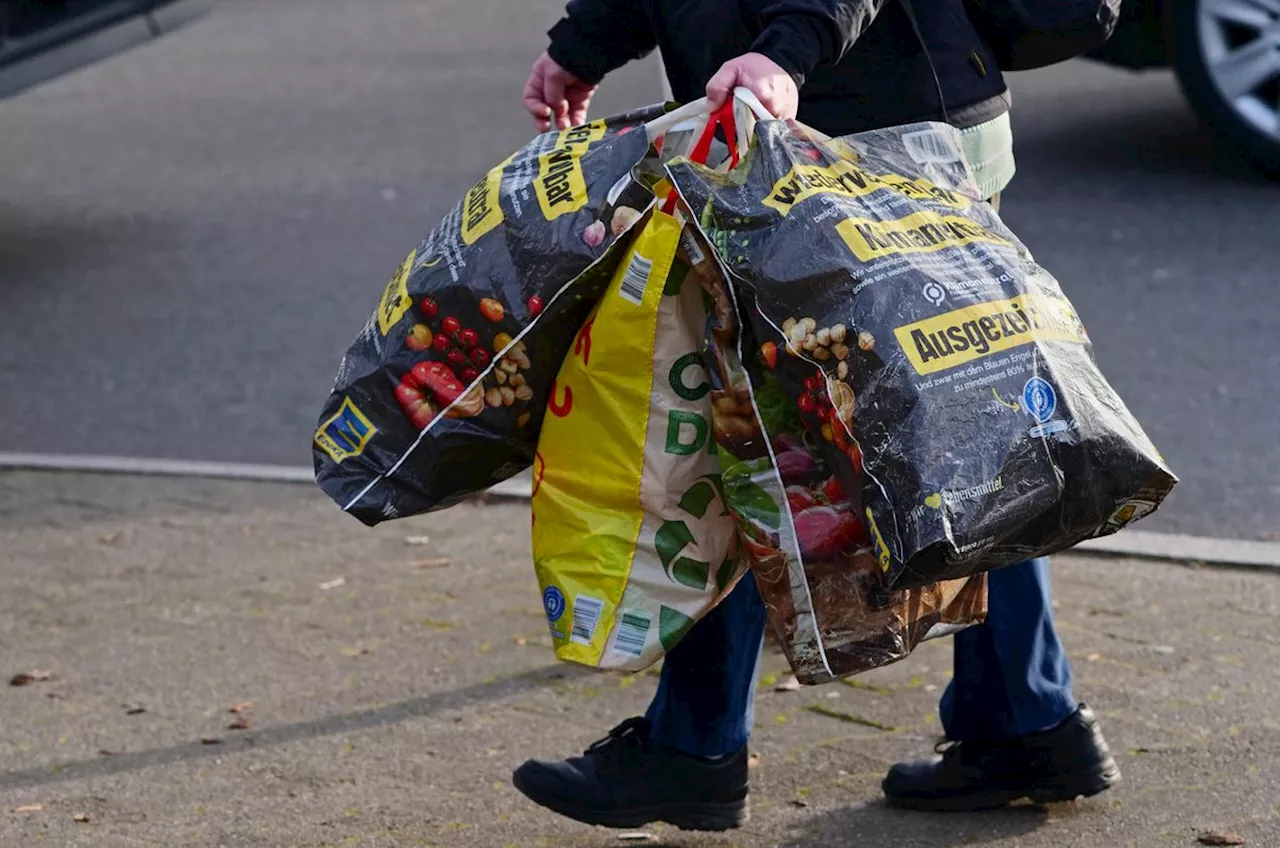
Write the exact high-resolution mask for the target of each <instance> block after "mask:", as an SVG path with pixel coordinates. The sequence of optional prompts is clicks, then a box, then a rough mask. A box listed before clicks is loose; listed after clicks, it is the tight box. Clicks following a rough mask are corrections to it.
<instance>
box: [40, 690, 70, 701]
mask: <svg viewBox="0 0 1280 848" xmlns="http://www.w3.org/2000/svg"><path fill="white" fill-rule="evenodd" d="M44 696H45V697H46V698H52V699H53V700H55V701H63V700H66V697H67V696H66V695H65V694H63V693H62V692H45V693H44Z"/></svg>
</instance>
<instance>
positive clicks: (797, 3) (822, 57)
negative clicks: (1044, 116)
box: [548, 0, 1008, 135]
mask: <svg viewBox="0 0 1280 848" xmlns="http://www.w3.org/2000/svg"><path fill="white" fill-rule="evenodd" d="M913 6H914V8H915V12H916V17H917V19H918V20H919V23H920V29H921V32H922V34H923V35H924V39H925V43H926V44H927V45H928V49H929V56H930V57H932V59H933V63H934V66H935V67H936V68H937V72H938V76H939V78H940V80H941V83H942V90H943V94H944V97H945V100H946V106H947V109H948V111H949V112H951V113H952V115H951V120H952V123H955V124H958V125H960V126H972V125H974V124H978V123H982V122H983V121H987V120H990V119H992V118H994V117H996V116H997V115H999V114H1001V113H1002V112H1004V111H1006V110H1007V108H1008V106H1007V99H1006V98H1003V97H1001V96H1000V95H1003V94H1004V93H1005V91H1006V87H1005V83H1004V79H1003V78H1002V77H1001V75H1000V71H999V69H998V68H997V67H996V61H995V58H994V57H993V56H992V54H991V48H990V47H989V46H988V45H987V44H986V42H984V41H983V40H982V38H981V37H980V36H979V35H978V32H977V30H975V29H974V26H973V24H972V23H971V22H970V20H969V18H968V16H967V15H966V14H965V9H964V0H915V3H914V4H913ZM549 35H550V36H551V45H550V47H548V52H549V53H550V54H551V57H552V58H553V59H555V60H556V61H557V62H558V63H560V65H561V66H563V67H564V68H566V69H567V70H569V71H571V72H573V73H574V74H576V75H578V76H579V77H581V78H583V79H584V80H586V81H588V82H598V81H599V80H600V79H601V78H602V77H604V75H605V74H607V73H609V72H610V71H612V70H614V69H615V68H618V67H620V66H621V65H623V64H625V63H626V62H628V61H630V60H632V59H638V58H640V57H642V56H644V55H646V54H648V53H649V52H650V51H651V50H653V48H654V47H659V48H660V49H661V51H662V60H663V63H664V64H665V65H666V69H667V77H668V78H669V79H670V81H671V88H672V93H673V95H674V96H675V98H676V99H677V100H679V101H681V102H687V101H690V100H695V99H697V98H698V97H701V96H702V95H703V93H704V89H705V87H706V83H707V80H709V79H710V78H711V77H712V76H713V75H714V74H715V72H716V71H717V70H719V68H720V66H721V65H722V64H724V63H725V62H727V61H728V60H730V59H732V58H734V57H735V56H739V55H741V54H743V53H747V52H751V51H754V52H757V53H763V54H764V55H765V56H768V57H769V58H770V59H772V60H773V61H775V62H777V63H778V64H779V65H781V66H782V67H783V68H784V69H785V70H786V71H787V72H788V73H790V74H791V75H792V76H793V77H794V78H795V79H796V82H797V83H799V84H800V113H799V119H800V121H801V122H802V123H805V124H808V125H809V126H811V127H813V128H815V129H818V130H821V131H822V132H825V133H827V134H829V135H844V134H847V133H851V132H858V131H860V130H866V129H876V128H881V127H887V126H893V125H895V124H905V123H910V122H912V121H918V120H930V119H933V120H936V119H939V118H940V117H941V110H940V108H939V105H938V95H937V89H936V87H935V85H934V78H933V75H932V73H931V72H930V70H929V62H928V59H927V58H926V56H925V53H924V51H923V50H922V49H921V46H920V41H919V40H918V39H917V38H916V36H915V33H914V32H913V30H912V28H911V23H910V19H909V18H908V17H907V15H906V12H905V10H904V9H903V7H902V5H901V4H900V2H899V0H570V2H569V5H568V12H567V16H566V17H565V18H564V19H562V20H561V21H560V22H559V23H558V24H556V25H555V27H553V28H552V29H551V31H550V33H549ZM966 107H974V108H966Z"/></svg>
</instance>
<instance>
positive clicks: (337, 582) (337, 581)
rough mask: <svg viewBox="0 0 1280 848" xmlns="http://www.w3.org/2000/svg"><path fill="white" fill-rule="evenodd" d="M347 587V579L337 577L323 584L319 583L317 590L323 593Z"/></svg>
mask: <svg viewBox="0 0 1280 848" xmlns="http://www.w3.org/2000/svg"><path fill="white" fill-rule="evenodd" d="M345 585H347V578H345V577H335V578H333V579H332V580H326V581H324V582H323V583H317V584H316V588H317V589H319V590H320V591H321V592H327V591H329V590H330V589H336V588H338V587H339V586H345Z"/></svg>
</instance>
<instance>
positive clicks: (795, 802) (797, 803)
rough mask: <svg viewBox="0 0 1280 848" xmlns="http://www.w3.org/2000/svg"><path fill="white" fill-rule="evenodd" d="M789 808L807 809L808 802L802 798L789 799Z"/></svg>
mask: <svg viewBox="0 0 1280 848" xmlns="http://www.w3.org/2000/svg"><path fill="white" fill-rule="evenodd" d="M791 806H793V807H807V806H809V802H808V801H806V800H804V799H803V798H792V799H791Z"/></svg>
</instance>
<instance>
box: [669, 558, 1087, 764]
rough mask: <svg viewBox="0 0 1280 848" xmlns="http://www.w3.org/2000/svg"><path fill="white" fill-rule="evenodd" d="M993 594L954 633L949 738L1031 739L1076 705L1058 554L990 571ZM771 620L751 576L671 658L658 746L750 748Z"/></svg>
mask: <svg viewBox="0 0 1280 848" xmlns="http://www.w3.org/2000/svg"><path fill="white" fill-rule="evenodd" d="M988 594H989V608H990V609H989V612H988V613H987V620H986V623H985V624H981V625H978V626H976V627H970V628H969V629H968V630H964V631H962V632H960V633H958V634H956V636H955V660H954V662H955V675H954V677H953V678H952V680H951V683H950V685H949V686H947V689H946V691H945V692H944V693H943V695H942V703H941V705H940V708H939V709H940V713H939V714H940V717H941V719H942V726H943V729H944V730H945V731H946V734H947V737H948V738H949V739H973V740H991V739H1008V738H1011V737H1015V736H1022V735H1024V734H1027V733H1034V732H1035V731H1037V730H1044V729H1047V728H1050V727H1053V726H1054V725H1056V724H1058V723H1059V722H1061V721H1062V720H1063V719H1065V718H1066V717H1067V716H1069V715H1071V714H1072V713H1073V712H1075V710H1076V706H1077V704H1076V700H1075V698H1074V697H1073V696H1072V694H1071V667H1070V665H1068V663H1067V656H1066V653H1065V652H1064V651H1063V649H1062V643H1061V642H1060V641H1059V640H1058V634H1057V633H1056V632H1055V630H1054V627H1053V608H1052V605H1051V602H1050V598H1049V560H1048V559H1047V558H1042V559H1033V560H1028V561H1027V562H1022V563H1018V564H1017V565H1012V566H1009V567H1008V568H1002V569H1000V570H998V571H993V572H991V574H990V575H989V578H988ZM764 626H765V610H764V603H763V602H762V601H761V600H760V594H759V592H757V591H756V584H755V580H754V579H752V578H751V576H750V575H747V576H746V577H744V578H743V580H742V581H741V582H740V583H739V584H738V586H737V587H736V588H735V589H734V590H733V591H732V592H731V593H730V594H729V596H728V597H727V598H725V599H724V600H723V601H722V602H721V603H720V605H719V606H717V607H716V608H715V609H714V610H712V611H711V612H710V613H708V614H707V615H706V616H705V617H704V618H703V619H702V620H701V621H699V622H698V623H697V624H696V625H694V627H693V629H692V630H690V631H689V632H688V634H686V635H685V637H684V638H683V639H682V640H680V643H679V644H678V645H676V647H675V649H673V650H672V651H671V652H670V653H669V654H667V658H666V661H665V663H664V664H663V667H662V677H661V679H660V682H659V684H658V691H657V693H656V694H655V695H654V697H653V702H652V703H651V704H650V705H649V711H648V713H647V717H648V719H649V721H650V722H651V723H652V724H653V735H654V739H655V740H656V741H657V742H658V743H659V744H661V745H664V746H666V747H669V748H674V749H676V750H678V751H683V752H685V753H687V754H696V755H698V756H704V757H715V756H720V755H722V754H728V753H732V752H733V751H736V750H738V749H739V748H742V747H743V746H744V745H746V744H747V738H748V737H749V736H750V735H751V723H752V714H753V701H754V697H755V689H756V678H757V676H758V675H759V673H760V655H761V645H762V640H763V637H764Z"/></svg>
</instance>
